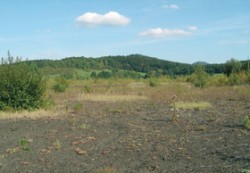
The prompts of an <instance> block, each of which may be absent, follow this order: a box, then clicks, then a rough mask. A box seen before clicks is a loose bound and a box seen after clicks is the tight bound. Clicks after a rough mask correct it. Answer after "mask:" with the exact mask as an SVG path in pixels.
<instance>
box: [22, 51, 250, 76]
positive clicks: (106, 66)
mask: <svg viewBox="0 0 250 173" xmlns="http://www.w3.org/2000/svg"><path fill="white" fill-rule="evenodd" d="M228 62H229V63H228ZM228 62H226V63H222V64H208V63H205V62H197V63H194V64H186V63H179V62H173V61H167V60H162V59H157V58H153V57H149V56H144V55H140V54H132V55H127V56H120V55H119V56H104V57H100V58H86V57H68V58H64V59H62V60H31V61H25V62H23V63H26V64H28V65H30V66H32V67H33V68H35V69H42V70H43V71H44V70H47V72H46V73H45V74H50V72H52V71H53V70H55V69H59V70H62V69H64V70H65V69H80V70H84V71H95V70H97V71H103V70H110V71H113V72H115V71H119V70H126V71H133V72H142V73H144V74H149V73H158V74H161V75H169V76H178V75H190V74H191V73H192V72H194V69H195V67H196V66H197V65H203V66H205V70H206V72H207V73H209V74H218V73H226V74H227V72H226V70H227V68H228V67H229V68H231V67H230V66H231V65H232V64H231V63H233V64H234V63H236V64H237V63H239V64H240V68H241V70H247V69H248V68H249V61H237V60H234V59H231V60H230V61H228ZM230 64H231V65H230ZM227 65H229V66H228V67H227Z"/></svg>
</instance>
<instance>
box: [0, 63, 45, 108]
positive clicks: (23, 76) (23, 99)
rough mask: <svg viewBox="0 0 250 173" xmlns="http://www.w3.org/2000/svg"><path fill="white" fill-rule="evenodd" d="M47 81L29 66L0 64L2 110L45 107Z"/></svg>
mask: <svg viewBox="0 0 250 173" xmlns="http://www.w3.org/2000/svg"><path fill="white" fill-rule="evenodd" d="M45 90H46V81H45V80H44V79H43V77H42V76H41V75H39V74H38V73H37V72H36V71H34V70H32V69H31V68H30V67H29V66H27V65H25V64H23V63H18V64H15V63H13V64H2V65H1V66H0V110H21V109H28V110H30V109H35V108H39V107H43V104H44V93H45Z"/></svg>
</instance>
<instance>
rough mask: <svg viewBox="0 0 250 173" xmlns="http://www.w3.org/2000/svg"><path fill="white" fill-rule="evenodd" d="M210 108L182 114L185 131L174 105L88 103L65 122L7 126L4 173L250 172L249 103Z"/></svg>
mask: <svg viewBox="0 0 250 173" xmlns="http://www.w3.org/2000/svg"><path fill="white" fill-rule="evenodd" d="M209 102H210V103H211V104H212V105H213V106H212V107H211V108H208V109H189V110H179V111H178V115H179V117H178V122H177V123H173V122H172V115H173V111H171V109H170V108H169V105H168V104H166V103H159V102H154V101H153V100H144V101H130V102H129V101H122V102H119V101H117V102H105V101H81V104H82V105H83V107H81V109H76V108H75V110H73V109H68V108H67V109H65V113H63V114H61V115H58V116H53V117H44V118H36V119H31V118H22V119H5V120H4V119H2V120H0V172H3V173H5V172H6V173H7V172H20V173H21V172H22V173H28V172H34V173H35V172H58V173H62V172H65V173H69V172H105V171H106V172H119V173H120V172H121V173H123V172H135V173H138V172H143V173H145V172H199V173H213V172H232V173H234V172H235V173H236V172H244V171H249V170H250V131H249V130H247V129H246V128H244V127H243V126H242V120H243V118H244V116H246V115H247V114H248V113H249V109H250V105H249V100H246V99H241V98H237V99H228V98H227V99H224V98H218V99H210V100H209ZM72 105H74V101H73V100H72V102H71V105H68V106H69V107H70V106H72Z"/></svg>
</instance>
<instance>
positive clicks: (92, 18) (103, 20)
mask: <svg viewBox="0 0 250 173" xmlns="http://www.w3.org/2000/svg"><path fill="white" fill-rule="evenodd" d="M76 22H77V23H78V24H80V25H84V26H98V25H111V26H123V25H127V24H129V22H130V19H129V18H127V17H125V16H122V15H121V14H119V13H118V12H115V11H110V12H108V13H106V14H103V15H102V14H98V13H92V12H87V13H84V14H83V15H81V16H79V17H77V18H76Z"/></svg>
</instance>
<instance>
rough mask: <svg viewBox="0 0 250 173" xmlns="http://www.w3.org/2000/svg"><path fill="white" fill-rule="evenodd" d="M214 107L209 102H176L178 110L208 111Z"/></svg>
mask: <svg viewBox="0 0 250 173" xmlns="http://www.w3.org/2000/svg"><path fill="white" fill-rule="evenodd" d="M210 107H212V105H211V104H210V103H208V102H204V101H202V102H182V101H179V102H176V108H178V109H206V108H210Z"/></svg>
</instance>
